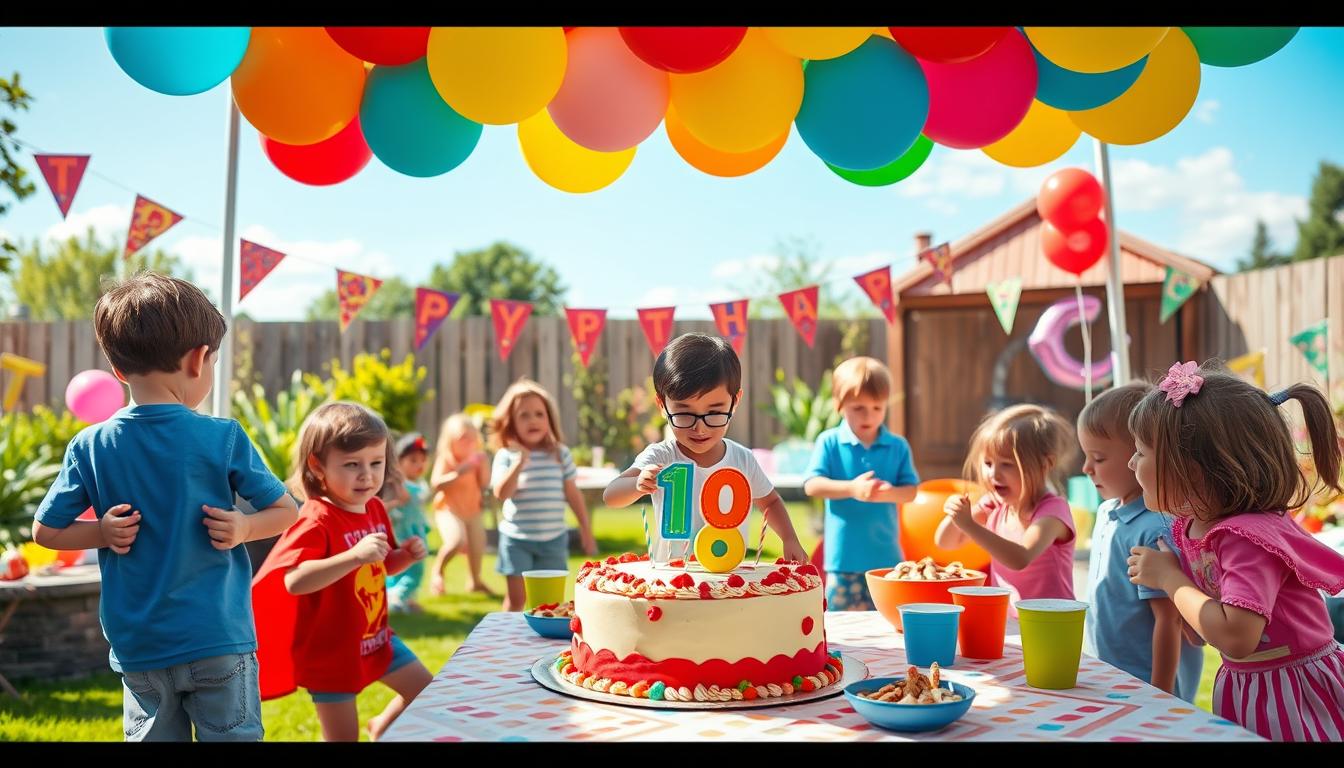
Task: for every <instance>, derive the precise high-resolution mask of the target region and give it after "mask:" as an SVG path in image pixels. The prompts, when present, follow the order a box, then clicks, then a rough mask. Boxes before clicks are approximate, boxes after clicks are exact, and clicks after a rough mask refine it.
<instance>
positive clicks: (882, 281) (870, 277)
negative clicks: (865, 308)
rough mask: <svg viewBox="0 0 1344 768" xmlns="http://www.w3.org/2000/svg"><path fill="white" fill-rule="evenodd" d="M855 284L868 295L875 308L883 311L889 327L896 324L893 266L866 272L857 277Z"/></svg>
mask: <svg viewBox="0 0 1344 768" xmlns="http://www.w3.org/2000/svg"><path fill="white" fill-rule="evenodd" d="M854 282H856V283H858V284H859V287H860V288H862V289H863V292H864V293H865V294H867V295H868V298H869V300H871V301H872V302H873V306H875V307H877V308H878V309H879V310H881V311H882V316H883V317H885V318H887V324H888V325H890V324H892V323H894V322H896V302H895V300H893V299H892V294H891V265H887V266H885V267H878V268H877V269H874V270H873V271H871V272H864V273H863V274H862V275H858V276H856V277H855V278H854Z"/></svg>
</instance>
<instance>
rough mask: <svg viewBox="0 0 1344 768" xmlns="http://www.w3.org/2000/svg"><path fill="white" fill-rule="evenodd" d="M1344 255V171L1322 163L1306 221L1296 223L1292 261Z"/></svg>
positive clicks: (1313, 181) (1313, 186) (1317, 174)
mask: <svg viewBox="0 0 1344 768" xmlns="http://www.w3.org/2000/svg"><path fill="white" fill-rule="evenodd" d="M1339 253H1344V168H1342V167H1340V166H1338V165H1335V164H1334V163H1329V162H1326V161H1325V160H1322V161H1321V165H1320V168H1318V169H1317V171H1316V178H1315V179H1313V180H1312V183H1311V200H1310V201H1309V202H1308V203H1307V219H1306V221H1299V222H1298V223H1297V249H1296V250H1295V251H1294V252H1293V261H1305V260H1307V259H1315V258H1320V257H1321V256H1335V255H1337V254H1339Z"/></svg>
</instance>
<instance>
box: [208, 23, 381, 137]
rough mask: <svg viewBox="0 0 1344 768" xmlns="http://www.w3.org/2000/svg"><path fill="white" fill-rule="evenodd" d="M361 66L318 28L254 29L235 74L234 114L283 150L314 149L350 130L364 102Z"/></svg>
mask: <svg viewBox="0 0 1344 768" xmlns="http://www.w3.org/2000/svg"><path fill="white" fill-rule="evenodd" d="M364 77H365V69H364V62H362V61H360V60H359V59H357V58H355V57H354V56H351V55H350V54H348V53H346V52H345V49H343V48H341V47H340V46H339V45H337V44H336V41H335V40H332V39H331V35H328V34H327V33H326V30H324V29H323V28H322V27H253V28H252V39H251V41H250V42H249V43H248V44H247V54H246V55H245V56H243V62H242V63H241V64H239V65H238V68H237V69H235V70H234V71H233V76H232V79H231V81H232V86H233V100H234V101H235V102H237V104H238V111H240V112H242V113H243V117H246V118H247V121H248V122H249V123H251V124H252V126H253V127H254V128H256V129H257V130H258V131H261V133H262V135H264V136H269V137H270V138H272V139H275V140H276V141H278V142H281V143H282V144H297V145H305V144H316V143H317V142H319V141H323V140H325V139H329V138H331V137H332V136H335V135H336V134H337V133H339V132H340V130H341V129H342V128H344V127H345V126H347V125H349V124H350V121H351V120H353V119H354V117H355V115H356V114H358V112H359V102H360V99H362V98H363V96H364Z"/></svg>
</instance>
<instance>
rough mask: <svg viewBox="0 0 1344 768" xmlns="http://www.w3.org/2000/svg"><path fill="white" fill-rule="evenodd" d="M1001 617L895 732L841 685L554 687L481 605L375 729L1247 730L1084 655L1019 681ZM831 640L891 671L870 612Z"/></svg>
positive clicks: (574, 735)
mask: <svg viewBox="0 0 1344 768" xmlns="http://www.w3.org/2000/svg"><path fill="white" fill-rule="evenodd" d="M1018 632H1019V630H1018V627H1017V624H1016V622H1015V621H1013V620H1012V619H1009V622H1008V633H1009V634H1008V638H1007V642H1006V643H1005V646H1004V656H1003V658H1001V659H997V660H994V661H975V660H971V659H963V658H961V657H958V659H957V664H956V665H955V666H954V667H951V668H947V669H945V670H944V672H943V676H944V679H950V680H953V681H956V682H959V683H963V684H965V685H969V686H971V687H972V688H974V689H975V690H976V693H977V695H976V699H975V704H974V706H973V707H972V709H971V711H970V712H968V713H967V714H966V715H965V716H964V717H962V718H961V719H960V720H958V721H957V722H955V723H953V724H952V725H950V726H948V727H947V728H944V729H942V730H941V731H935V732H931V733H915V734H902V733H895V732H891V731H885V730H882V729H880V728H878V727H876V726H873V725H870V724H869V723H868V722H867V721H866V720H864V719H863V718H862V717H860V716H859V715H858V714H856V713H855V712H854V710H853V709H852V708H851V707H850V706H849V704H848V702H847V701H846V700H845V698H844V696H843V695H837V696H835V697H833V698H829V699H823V700H820V701H812V702H808V703H803V704H794V705H789V706H777V707H767V708H760V709H735V710H724V711H704V710H657V709H645V708H636V707H627V706H621V705H617V704H599V703H596V702H591V701H586V700H582V699H576V698H572V697H569V696H562V695H560V694H557V693H554V692H552V691H550V690H547V689H545V688H543V687H541V685H539V684H538V683H536V681H534V680H533V679H532V676H531V674H530V672H529V670H530V669H531V667H532V664H533V662H535V661H536V660H537V659H538V658H540V657H542V656H546V657H547V658H553V657H554V656H555V655H556V654H558V653H559V652H560V651H561V650H563V649H564V648H566V647H567V646H568V642H567V641H559V640H547V639H545V638H542V637H539V636H537V635H536V634H534V633H533V632H532V631H531V630H530V629H529V628H528V626H527V624H526V623H525V621H524V620H523V617H522V615H521V614H518V613H492V614H489V615H488V616H486V617H485V618H484V619H483V620H482V621H481V623H480V624H478V625H476V628H475V629H474V630H472V632H471V634H470V635H468V636H467V639H466V641H465V642H463V643H462V646H461V647H460V648H459V649H458V650H457V652H456V653H455V654H453V656H452V658H450V659H449V660H448V662H447V663H446V664H444V666H443V669H442V670H440V671H439V673H438V674H437V675H435V677H434V679H433V681H432V682H431V683H430V684H429V686H428V687H427V688H426V689H425V690H424V691H423V692H421V694H420V696H419V697H417V698H416V700H415V701H413V702H412V703H411V705H410V706H409V707H408V708H407V709H406V711H405V712H403V713H402V715H401V717H400V718H398V719H397V721H396V722H395V723H393V724H392V726H391V727H390V728H389V729H388V730H387V732H386V733H385V734H384V735H383V739H384V740H387V741H467V740H472V741H681V740H691V739H695V740H706V739H710V740H712V739H722V740H727V741H779V740H790V741H793V740H797V741H881V740H895V741H900V740H918V741H940V740H947V741H1022V740H1034V741H1054V740H1082V741H1153V740H1173V741H1176V740H1179V741H1259V740H1260V737H1258V736H1256V735H1255V734H1253V733H1251V732H1250V731H1247V730H1245V729H1243V728H1241V727H1240V726H1238V725H1236V724H1234V723H1231V722H1229V721H1227V720H1224V719H1222V718H1219V717H1215V716H1214V715H1211V714H1209V713H1208V712H1205V711H1204V710H1201V709H1198V708H1196V707H1195V706H1193V705H1191V704H1188V703H1186V702H1185V701H1182V700H1181V699H1178V698H1176V697H1175V696H1172V695H1170V694H1168V693H1164V692H1162V691H1161V690H1159V689H1157V688H1154V687H1152V686H1150V685H1148V684H1147V683H1144V682H1143V681H1141V680H1138V679H1137V678H1135V677H1133V676H1132V675H1129V674H1128V673H1125V672H1122V671H1121V670H1119V669H1117V668H1115V667H1113V666H1111V665H1110V664H1107V663H1105V662H1103V661H1100V660H1098V659H1094V658H1092V657H1090V656H1086V655H1084V656H1083V660H1082V666H1081V669H1080V670H1079V672H1078V686H1077V687H1076V688H1072V689H1069V690H1064V691H1047V690H1039V689H1036V688H1030V687H1028V686H1027V683H1026V679H1025V676H1024V671H1023V667H1022V640H1021V636H1020V634H1019V633H1018ZM826 633H827V638H828V640H829V644H830V648H831V650H839V651H842V652H844V653H845V654H848V655H850V656H853V657H855V658H857V659H859V660H860V661H862V662H864V663H865V664H867V665H868V670H869V673H870V675H871V676H873V677H884V676H890V675H903V674H904V670H905V668H906V667H907V666H908V665H907V664H906V661H905V650H904V647H903V640H904V637H903V636H902V635H900V634H898V633H897V632H896V631H895V630H894V629H892V627H891V625H889V624H888V623H887V622H886V620H884V619H883V618H882V617H881V615H880V614H878V613H876V612H873V611H869V612H854V613H838V612H832V613H827V614H826Z"/></svg>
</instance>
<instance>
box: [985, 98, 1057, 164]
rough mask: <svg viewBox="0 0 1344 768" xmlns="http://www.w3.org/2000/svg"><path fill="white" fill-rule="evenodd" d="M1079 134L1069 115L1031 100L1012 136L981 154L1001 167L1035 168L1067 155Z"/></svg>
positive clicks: (988, 147)
mask: <svg viewBox="0 0 1344 768" xmlns="http://www.w3.org/2000/svg"><path fill="white" fill-rule="evenodd" d="M1081 134H1082V130H1081V129H1079V128H1078V126H1076V125H1074V124H1073V121H1072V120H1070V119H1069V113H1067V112H1065V111H1064V110H1062V109H1055V108H1054V107H1052V106H1050V105H1049V104H1043V103H1041V102H1039V101H1036V100H1032V102H1031V108H1030V109H1028V110H1027V116H1026V117H1024V118H1022V122H1020V123H1018V124H1017V127H1016V128H1014V129H1013V132H1012V133H1010V134H1008V135H1007V136H1004V137H1003V138H1002V139H999V140H998V141H996V142H994V143H993V144H990V145H989V146H987V147H982V148H981V151H983V152H984V153H985V154H986V155H989V156H990V157H991V158H993V159H995V160H997V161H999V162H1000V163H1003V164H1004V165H1011V166H1013V167H1014V168H1035V167H1036V166H1038V165H1045V164H1046V163H1048V162H1050V161H1051V160H1055V159H1057V158H1058V157H1060V156H1061V155H1063V154H1064V153H1065V152H1068V151H1069V149H1070V148H1071V147H1073V145H1074V143H1075V142H1077V141H1078V137H1079V136H1080V135H1081Z"/></svg>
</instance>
